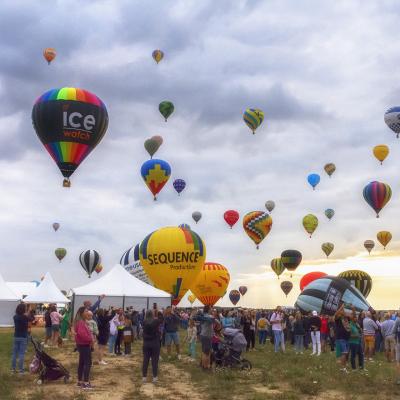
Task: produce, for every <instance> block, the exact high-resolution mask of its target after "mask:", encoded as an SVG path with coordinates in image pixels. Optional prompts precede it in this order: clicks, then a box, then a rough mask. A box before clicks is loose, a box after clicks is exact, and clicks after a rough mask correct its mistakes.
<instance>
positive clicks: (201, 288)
mask: <svg viewBox="0 0 400 400" xmlns="http://www.w3.org/2000/svg"><path fill="white" fill-rule="evenodd" d="M229 281H230V275H229V272H228V270H227V269H226V268H225V267H224V266H223V265H221V264H218V263H213V262H206V263H204V265H203V267H202V269H201V272H200V273H199V274H198V275H197V278H196V280H195V281H194V283H193V285H192V286H191V287H190V290H191V291H192V293H193V294H194V295H195V296H196V298H197V299H199V300H200V301H201V302H202V303H203V304H204V305H208V306H211V307H212V306H214V304H215V303H216V302H217V301H218V300H219V299H220V298H222V297H223V295H224V294H225V293H226V289H227V288H228V285H229Z"/></svg>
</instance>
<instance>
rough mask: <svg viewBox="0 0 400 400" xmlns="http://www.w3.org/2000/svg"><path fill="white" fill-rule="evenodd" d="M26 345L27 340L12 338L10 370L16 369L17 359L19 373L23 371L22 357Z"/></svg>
mask: <svg viewBox="0 0 400 400" xmlns="http://www.w3.org/2000/svg"><path fill="white" fill-rule="evenodd" d="M26 345H27V339H26V338H24V337H15V338H14V347H13V353H12V361H11V368H12V369H14V370H15V369H17V357H18V368H19V370H20V371H23V370H24V357H25V350H26Z"/></svg>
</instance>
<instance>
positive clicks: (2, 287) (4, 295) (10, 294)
mask: <svg viewBox="0 0 400 400" xmlns="http://www.w3.org/2000/svg"><path fill="white" fill-rule="evenodd" d="M19 300H21V297H19V296H18V295H17V294H16V293H15V292H14V291H13V290H12V289H11V288H10V287H9V286H8V285H7V283H6V282H5V281H4V279H3V277H2V276H1V275H0V301H19Z"/></svg>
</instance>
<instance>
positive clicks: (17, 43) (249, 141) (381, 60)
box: [0, 0, 400, 308]
mask: <svg viewBox="0 0 400 400" xmlns="http://www.w3.org/2000/svg"><path fill="white" fill-rule="evenodd" d="M399 16H400V6H399V4H398V2H397V1H395V0H393V1H379V2H378V1H352V2H348V1H325V2H318V1H315V0H314V1H307V0H302V1H296V2H293V1H289V0H288V1H282V0H279V1H278V0H277V1H257V0H253V1H250V0H249V1H244V0H237V1H234V2H233V1H228V0H218V1H206V0H204V1H201V2H198V1H197V2H196V1H187V0H174V1H172V0H171V1H169V0H168V1H167V0H166V1H162V2H160V1H150V0H148V1H145V2H143V1H91V2H87V1H68V2H66V1H42V2H36V1H33V0H31V1H28V0H27V1H15V0H9V1H7V0H6V1H2V2H1V5H0V60H1V62H0V186H1V196H0V209H1V211H2V212H1V213H0V222H1V223H0V234H1V241H0V273H1V274H2V275H3V276H4V278H5V279H6V280H8V281H18V280H32V279H38V278H40V277H41V276H42V275H44V273H45V272H46V271H50V272H51V273H52V275H53V276H54V278H55V281H56V282H57V284H58V285H59V286H60V287H61V288H64V289H67V288H70V287H74V286H79V285H82V284H84V283H87V277H86V276H85V273H84V271H83V270H82V268H81V267H80V264H79V261H78V256H79V254H80V253H81V251H83V250H86V249H89V248H94V249H97V250H98V251H99V252H100V253H101V255H102V258H103V265H104V267H105V269H104V271H103V272H102V273H103V274H104V272H106V271H107V270H108V269H110V268H111V267H112V266H113V265H114V264H115V263H117V262H118V261H119V258H120V256H121V254H122V253H123V251H124V250H126V249H127V248H129V247H130V246H132V245H133V244H136V243H137V242H139V241H140V240H141V239H142V238H143V237H144V236H145V235H146V234H147V233H149V232H151V231H153V230H155V229H157V228H159V227H162V226H166V225H178V224H180V223H183V222H186V223H190V224H191V225H192V228H194V225H195V224H194V221H192V220H191V214H192V212H193V211H195V210H199V211H201V212H202V214H203V218H202V220H201V221H200V222H199V224H198V225H197V226H195V230H196V231H197V232H198V233H199V234H200V236H201V237H202V238H203V239H204V241H205V242H206V246H207V259H208V260H209V261H215V262H220V263H222V264H224V265H225V266H227V267H228V269H229V270H230V272H231V277H232V281H231V285H230V286H231V288H237V287H238V286H239V285H241V284H242V285H247V286H248V287H249V291H248V293H247V294H246V296H245V297H244V298H243V300H242V303H241V304H242V305H247V306H274V305H276V304H287V305H289V304H293V303H294V302H295V299H296V297H297V295H298V293H299V290H298V280H299V278H300V277H301V276H302V275H303V274H304V273H306V272H309V271H313V270H322V271H326V272H329V273H332V274H336V273H338V272H340V271H343V270H346V269H349V268H359V269H363V270H365V271H367V272H369V273H370V274H371V275H372V276H373V278H374V288H373V291H372V292H371V295H370V297H369V300H370V302H371V304H372V305H373V306H375V307H376V308H390V307H396V308H397V307H398V306H399V303H400V299H399V298H398V287H399V284H400V278H399V276H400V273H399V265H400V251H399V244H400V240H399V239H398V233H399V228H398V221H399V218H400V202H399V195H398V193H399V185H400V184H399V173H398V170H399V167H400V161H399V156H400V149H399V146H400V142H399V141H398V140H396V138H395V135H394V134H393V132H391V131H390V129H389V128H387V127H386V125H385V124H384V121H383V114H384V111H385V110H386V109H387V108H389V107H390V106H393V105H397V104H399V103H400V90H399V89H400V88H399V68H398V66H399V64H400V45H399V44H398V43H397V42H396V41H395V40H393V38H395V37H397V35H398V21H399ZM45 47H55V48H56V49H57V52H58V54H57V58H56V60H55V61H54V62H53V64H52V65H51V66H47V64H46V62H45V61H44V59H43V57H42V51H43V49H44V48H45ZM156 48H160V49H162V50H163V51H164V52H165V58H164V60H163V61H162V62H161V63H160V64H159V65H156V64H155V63H154V61H153V59H152V58H151V53H152V51H153V50H154V49H156ZM63 86H73V87H74V86H75V87H82V88H85V89H87V90H89V91H91V92H93V93H95V94H97V95H98V96H99V97H100V98H101V99H102V100H103V101H104V103H105V104H106V106H107V109H108V112H109V118H110V124H109V128H108V131H107V133H106V135H105V137H104V139H103V141H102V142H101V143H100V144H99V146H98V147H97V148H96V149H95V151H94V152H93V153H92V154H91V155H90V156H89V158H87V159H86V160H85V161H84V162H83V164H82V165H81V166H80V168H79V169H78V170H77V172H75V174H74V175H73V177H72V187H71V189H69V190H68V189H64V188H62V187H61V180H62V179H61V175H60V173H59V171H58V169H57V167H56V165H55V164H54V162H53V160H52V159H51V158H50V156H49V155H48V153H47V152H46V151H45V149H44V148H43V146H42V144H41V143H40V141H39V140H38V139H37V136H36V134H35V132H34V130H33V128H32V124H31V109H32V105H33V103H34V101H35V99H36V98H37V97H38V96H39V95H40V94H42V93H43V92H45V91H47V90H49V89H51V88H55V87H63ZM166 99H168V100H171V101H173V103H174V104H175V113H174V114H173V115H172V116H171V117H170V119H169V121H168V123H165V122H164V120H163V118H162V117H161V115H160V114H159V112H158V104H159V103H160V102H161V101H162V100H166ZM247 107H257V108H261V109H262V110H264V112H265V120H264V123H263V125H262V126H261V127H260V128H259V129H258V130H257V133H256V135H254V136H253V135H252V134H251V133H250V130H249V129H248V128H247V126H246V125H245V124H244V122H243V120H242V113H243V111H244V110H245V109H246V108H247ZM153 135H161V136H162V137H163V138H164V144H163V145H162V147H161V148H160V150H159V151H158V153H157V156H158V157H159V158H162V159H165V160H166V161H168V162H169V163H170V164H171V166H172V177H171V179H170V182H169V183H168V185H167V186H166V187H165V188H164V189H163V191H162V192H161V194H160V196H159V200H158V201H157V202H154V201H153V200H152V196H151V194H150V192H149V190H148V189H147V187H146V186H145V184H144V183H143V181H142V178H141V176H140V166H141V164H142V163H143V162H144V161H145V160H146V159H148V155H147V153H146V151H145V150H144V148H143V142H144V140H145V139H147V138H149V137H151V136H153ZM381 143H386V144H387V145H389V147H390V155H389V157H388V158H387V160H386V161H385V162H384V165H383V166H380V165H379V163H378V161H377V160H376V159H375V158H374V157H373V156H372V147H373V146H375V145H376V144H381ZM327 162H334V163H335V164H336V166H337V171H336V172H335V174H334V175H333V176H332V178H331V179H329V178H328V176H327V175H326V174H325V172H324V171H323V166H324V165H325V164H326V163H327ZM311 172H316V173H319V174H320V175H321V183H320V184H319V186H318V187H317V189H316V190H315V191H312V189H311V187H310V186H309V185H308V183H307V181H306V177H307V175H308V174H309V173H311ZM175 178H183V179H185V180H186V182H187V188H186V189H185V191H184V193H183V194H182V196H180V197H178V196H177V195H176V193H175V192H174V190H173V188H172V181H173V180H174V179H175ZM371 180H380V181H383V182H386V183H388V184H390V185H391V187H392V190H393V196H392V200H391V201H390V203H389V204H388V205H387V206H386V208H385V209H384V210H383V211H382V213H381V218H379V219H376V218H375V216H374V212H373V211H372V209H371V208H369V206H368V205H367V204H366V203H365V201H364V200H363V197H362V189H363V187H364V186H365V185H366V184H367V183H368V182H370V181H371ZM269 199H271V200H274V201H275V202H276V208H275V210H274V211H273V213H272V218H273V227H272V230H271V233H270V234H269V236H268V237H267V238H266V239H265V240H264V242H262V244H261V245H260V249H259V250H258V251H257V250H256V249H255V246H254V244H253V242H252V241H251V240H250V239H249V238H248V237H247V236H246V234H245V233H244V231H243V229H242V227H241V223H240V222H239V223H238V224H237V225H236V226H235V227H234V229H233V230H230V229H229V228H228V226H227V225H226V224H225V222H224V220H223V218H222V215H223V213H224V211H225V210H227V209H236V210H238V211H239V212H240V214H241V216H243V215H244V214H245V213H247V212H249V211H252V210H264V203H265V201H266V200H269ZM326 208H333V209H334V210H335V212H336V214H335V216H334V218H333V219H332V220H331V221H328V220H327V219H326V218H325V216H324V214H323V213H324V210H325V209H326ZM308 213H314V214H315V215H317V216H318V218H319V220H320V225H319V227H318V229H317V230H316V232H315V234H314V236H313V238H312V239H309V237H308V235H307V234H306V233H305V231H304V229H303V227H302V225H301V221H302V218H303V216H304V215H306V214H308ZM55 221H57V222H59V223H60V224H61V228H60V230H59V231H58V232H57V233H55V232H54V231H53V230H52V228H51V224H52V223H53V222H55ZM380 230H390V231H392V233H393V240H392V242H391V243H390V245H389V247H388V249H387V250H386V251H382V248H381V246H380V245H379V244H377V246H376V248H375V250H374V251H373V253H372V254H371V256H368V255H367V253H366V251H365V250H364V248H363V242H364V240H365V239H375V238H376V233H377V231H380ZM326 241H330V242H333V243H334V244H335V250H334V252H333V253H332V255H331V256H330V259H329V260H328V261H327V260H326V258H325V256H324V254H323V253H322V251H321V247H320V246H321V244H322V243H323V242H326ZM56 247H65V248H66V249H67V250H68V255H67V256H66V258H65V259H64V260H63V262H62V263H61V264H60V263H58V261H57V259H56V258H55V256H54V249H55V248H56ZM287 248H296V249H299V250H300V251H301V252H302V253H303V258H304V261H303V264H302V266H301V267H299V268H298V270H297V272H296V274H295V275H294V276H293V282H294V285H295V288H294V289H293V291H292V293H291V294H290V296H288V298H287V299H286V298H285V297H284V295H283V294H282V292H281V291H280V288H279V282H280V281H278V280H277V278H276V276H275V275H274V274H273V273H272V271H271V270H270V268H269V263H270V260H271V259H272V258H274V257H278V256H279V255H280V253H281V252H282V251H283V250H285V249H287ZM267 266H268V267H267ZM284 278H289V276H288V275H286V276H284ZM281 280H282V277H281ZM222 304H224V302H223V303H222ZM226 304H228V302H226Z"/></svg>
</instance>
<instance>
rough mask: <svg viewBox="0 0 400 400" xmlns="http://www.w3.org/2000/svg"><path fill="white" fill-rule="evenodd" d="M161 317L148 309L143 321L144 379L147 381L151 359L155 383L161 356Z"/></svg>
mask: <svg viewBox="0 0 400 400" xmlns="http://www.w3.org/2000/svg"><path fill="white" fill-rule="evenodd" d="M160 323H161V321H160V319H159V318H155V317H154V313H153V311H152V310H147V311H146V315H145V319H144V321H143V364H142V380H143V382H147V370H148V368H149V362H150V359H151V367H152V372H153V383H156V382H157V380H158V361H159V358H160Z"/></svg>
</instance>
